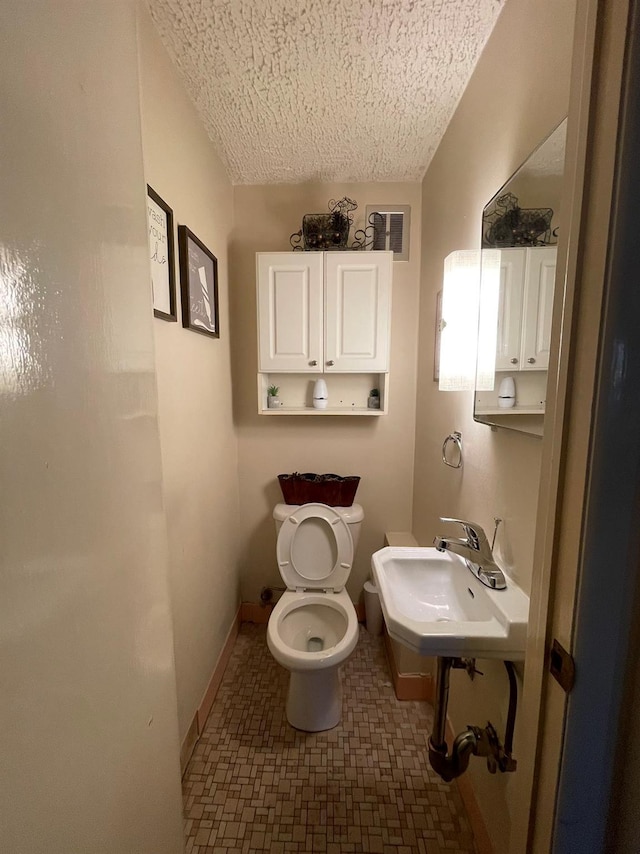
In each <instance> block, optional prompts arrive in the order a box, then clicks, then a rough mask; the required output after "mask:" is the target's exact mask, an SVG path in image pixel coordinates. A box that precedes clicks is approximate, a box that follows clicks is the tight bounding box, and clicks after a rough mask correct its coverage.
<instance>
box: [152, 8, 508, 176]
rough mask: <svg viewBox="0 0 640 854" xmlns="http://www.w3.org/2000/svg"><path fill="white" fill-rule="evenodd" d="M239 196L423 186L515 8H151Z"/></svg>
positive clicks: (159, 29)
mask: <svg viewBox="0 0 640 854" xmlns="http://www.w3.org/2000/svg"><path fill="white" fill-rule="evenodd" d="M147 2H148V4H149V8H150V10H151V15H152V17H153V20H154V21H155V24H156V26H157V28H158V31H159V32H160V35H161V37H162V40H163V42H164V44H165V46H166V47H167V49H168V51H169V53H170V55H171V57H172V59H173V60H174V62H175V64H176V65H177V67H178V68H179V70H180V72H181V74H182V76H183V79H184V81H185V84H186V87H187V90H188V91H189V93H190V95H191V97H192V99H193V101H194V103H195V104H196V106H197V108H198V110H199V112H200V115H201V117H202V120H203V122H204V124H205V126H206V128H207V131H208V133H209V136H210V137H211V139H212V140H213V142H214V143H215V145H216V148H217V150H218V152H219V154H220V156H221V158H222V160H223V162H224V163H225V165H226V167H227V171H228V174H229V177H230V179H231V181H232V182H233V183H234V184H270V183H287V182H296V183H298V182H303V181H336V182H346V181H416V180H419V179H421V178H422V176H423V175H424V172H425V170H426V168H427V166H428V164H429V161H430V160H431V158H432V156H433V154H434V152H435V150H436V148H437V146H438V143H439V141H440V138H441V137H442V135H443V133H444V131H445V129H446V127H447V124H448V122H449V119H450V118H451V115H452V114H453V111H454V109H455V107H456V104H457V102H458V100H459V98H460V96H461V94H462V92H463V90H464V87H465V85H466V83H467V81H468V79H469V77H470V75H471V72H472V71H473V67H474V65H475V63H476V61H477V59H478V56H479V55H480V52H481V50H482V47H483V46H484V43H485V42H486V40H487V38H488V36H489V33H490V32H491V29H492V27H493V25H494V23H495V20H496V18H497V16H498V13H499V12H500V9H501V8H502V5H503V4H504V2H505V0H351V1H350V2H347V1H346V0H332V2H328V0H317V1H316V2H312V0H306V2H298V0H289V2H284V0H147Z"/></svg>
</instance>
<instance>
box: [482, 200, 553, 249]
mask: <svg viewBox="0 0 640 854" xmlns="http://www.w3.org/2000/svg"><path fill="white" fill-rule="evenodd" d="M552 219H553V210H552V209H551V208H521V207H519V205H518V199H517V197H516V196H514V195H513V193H504V195H502V196H499V197H498V198H497V199H496V201H495V204H494V206H493V208H492V209H490V210H489V211H486V212H485V214H484V216H483V234H482V245H483V246H484V247H485V248H487V247H492V248H496V249H504V248H506V247H510V246H547V245H549V244H550V243H551V238H552V234H551V220H552Z"/></svg>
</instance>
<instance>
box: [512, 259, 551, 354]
mask: <svg viewBox="0 0 640 854" xmlns="http://www.w3.org/2000/svg"><path fill="white" fill-rule="evenodd" d="M556 252H557V250H556V247H555V246H540V247H537V248H535V249H528V250H527V269H526V273H525V282H524V313H523V321H522V356H521V358H522V365H521V368H522V370H523V371H546V370H547V368H548V367H549V350H550V344H551V315H552V312H553V291H554V285H555V278H556Z"/></svg>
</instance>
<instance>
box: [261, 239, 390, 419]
mask: <svg viewBox="0 0 640 854" xmlns="http://www.w3.org/2000/svg"><path fill="white" fill-rule="evenodd" d="M392 263H393V253H392V252H354V251H349V252H261V253H258V255H257V257H256V268H257V306H258V371H259V376H258V390H259V395H258V398H259V402H258V410H259V412H261V413H264V414H269V415H272V414H278V413H279V414H292V412H293V411H295V412H297V413H301V412H302V411H304V412H305V414H323V413H324V414H336V413H342V414H346V413H347V412H349V413H351V414H363V415H365V414H366V415H379V414H384V413H385V412H386V411H387V406H386V395H385V398H384V399H383V400H382V401H381V408H380V410H371V409H368V407H367V400H366V398H367V394H368V391H369V389H370V388H371V387H372V386H373V387H377V388H379V389H381V397H382V388H384V389H385V390H386V389H388V382H387V377H386V374H387V372H388V371H389V350H390V332H391V279H392ZM294 374H307V375H314V374H315V375H322V376H324V378H325V379H326V380H327V382H329V376H330V375H331V374H357V375H359V376H360V377H361V380H362V382H361V383H359V382H358V381H357V380H356V379H354V381H353V382H350V383H348V384H345V382H342V383H341V382H340V381H339V379H336V380H335V381H332V382H333V388H334V390H335V394H334V395H332V390H331V386H329V408H328V409H327V410H313V408H312V406H310V405H306V404H305V403H304V401H303V400H302V399H304V400H307V401H309V399H310V398H309V388H310V386H308V385H307V386H305V385H304V384H302V385H301V383H300V380H298V381H297V382H296V383H295V384H294V383H293V382H291V389H292V395H291V397H292V399H294V400H295V404H291V405H289V404H288V403H287V400H286V395H284V398H285V399H284V400H283V406H282V408H281V409H280V410H270V409H268V408H267V407H266V405H265V401H264V395H263V393H262V392H261V389H263V388H264V386H265V383H266V382H267V381H268V376H272V375H278V383H274V384H277V385H279V386H283V385H284V386H285V387H286V386H287V375H294ZM382 375H385V376H384V377H383V376H382ZM308 379H309V380H310V379H311V376H309V378H308ZM294 388H295V392H294V391H293V389H294ZM301 389H302V391H301ZM305 389H306V391H305ZM282 396H283V395H282V393H281V397H282ZM332 398H333V399H334V400H333V401H332ZM347 398H348V399H349V400H348V402H347ZM334 401H335V402H334ZM309 409H310V410H311V412H310V413H308V412H307V410H309Z"/></svg>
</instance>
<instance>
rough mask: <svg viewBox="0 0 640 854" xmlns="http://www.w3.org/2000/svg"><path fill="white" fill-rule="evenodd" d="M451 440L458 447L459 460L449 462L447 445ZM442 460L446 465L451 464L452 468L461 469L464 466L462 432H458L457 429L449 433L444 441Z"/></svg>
mask: <svg viewBox="0 0 640 854" xmlns="http://www.w3.org/2000/svg"><path fill="white" fill-rule="evenodd" d="M449 442H453V444H454V445H455V446H456V448H457V449H458V461H457V462H449V459H448V458H447V445H448V444H449ZM442 462H443V463H444V464H445V466H449V467H450V468H452V469H461V468H462V433H458V431H457V430H456V431H455V432H453V433H449V435H448V436H447V437H446V439H445V440H444V442H443V443H442Z"/></svg>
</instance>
